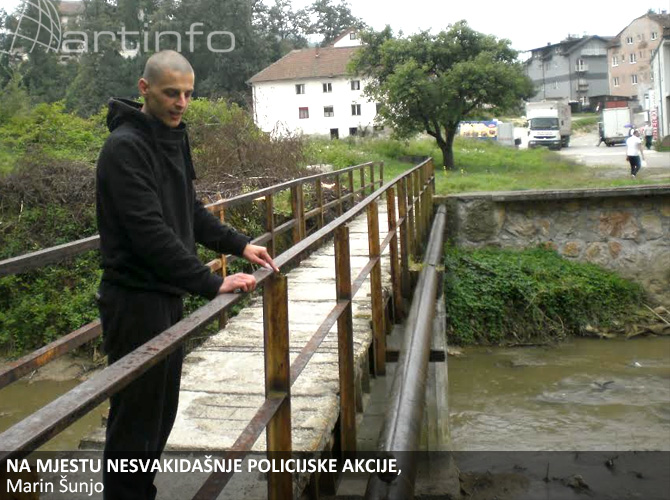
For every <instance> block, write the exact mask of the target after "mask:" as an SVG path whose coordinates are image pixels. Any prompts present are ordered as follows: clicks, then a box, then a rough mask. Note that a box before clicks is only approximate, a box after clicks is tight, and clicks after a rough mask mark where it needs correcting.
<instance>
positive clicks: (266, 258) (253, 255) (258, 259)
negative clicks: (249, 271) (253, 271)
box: [242, 243, 279, 273]
mask: <svg viewBox="0 0 670 500" xmlns="http://www.w3.org/2000/svg"><path fill="white" fill-rule="evenodd" d="M242 257H244V258H245V259H247V260H248V261H249V262H251V263H252V264H258V265H259V266H262V267H264V268H266V269H267V270H268V271H274V272H276V273H278V272H279V268H278V267H277V266H276V265H275V263H274V261H273V260H272V257H270V254H269V253H268V251H267V249H266V248H265V247H261V246H258V245H252V244H251V243H249V244H248V245H247V246H246V247H245V248H244V252H242Z"/></svg>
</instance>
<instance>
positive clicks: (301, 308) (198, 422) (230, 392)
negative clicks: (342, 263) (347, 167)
mask: <svg viewBox="0 0 670 500" xmlns="http://www.w3.org/2000/svg"><path fill="white" fill-rule="evenodd" d="M386 216H387V214H386V205H385V204H382V203H380V205H379V226H380V231H379V233H380V235H381V236H380V238H381V239H383V238H384V237H385V236H386V234H387V232H388V222H387V217H386ZM349 231H350V254H351V275H352V280H353V279H355V278H356V276H357V275H358V274H359V272H360V271H361V270H362V268H363V267H364V266H365V265H366V264H367V262H368V259H369V253H368V228H367V218H366V216H365V214H364V215H362V216H359V217H358V218H356V219H354V220H353V221H351V223H350V224H349ZM287 279H288V290H289V291H288V298H289V332H290V333H289V337H290V352H291V361H293V359H295V357H296V356H297V355H298V353H299V352H300V350H301V349H302V348H303V346H304V345H305V343H306V342H307V341H308V340H309V339H310V338H311V337H312V335H313V334H314V333H315V332H316V330H317V328H318V326H319V325H320V324H321V323H322V322H323V320H324V319H325V317H326V316H327V314H328V313H329V312H330V311H331V309H332V308H333V307H334V305H335V297H336V289H335V257H334V247H333V242H332V240H331V241H329V242H327V243H325V244H324V246H322V247H321V248H319V249H318V250H316V251H315V252H314V253H312V254H311V255H310V256H309V257H308V258H306V259H305V260H303V261H302V262H301V263H300V266H299V267H297V268H296V269H294V270H292V271H290V272H289V273H288V274H287ZM382 282H383V284H384V288H385V289H388V288H390V262H389V256H388V251H385V252H384V253H383V254H382ZM370 300H371V299H370V277H369V276H368V278H367V279H366V281H365V283H364V284H363V286H362V287H361V289H360V290H359V292H358V293H357V294H356V296H355V297H354V301H353V308H352V309H353V325H354V362H355V366H356V381H357V383H356V387H357V389H358V390H357V393H358V394H357V406H358V407H359V408H358V410H359V411H362V397H363V395H362V393H361V392H362V391H361V389H362V388H366V387H367V385H368V384H367V377H368V372H369V369H368V349H369V346H370V344H371V341H372V330H371V325H370V319H371V302H370ZM338 392H339V382H338V347H337V326H334V327H333V329H332V330H331V331H330V333H329V334H328V336H327V337H326V338H325V340H324V341H323V342H322V344H321V346H320V347H319V349H318V351H317V352H316V354H315V355H314V356H313V357H312V359H311V360H310V362H309V363H308V365H307V367H306V368H305V369H304V371H303V372H302V374H301V375H300V377H299V378H298V379H297V381H296V382H295V384H294V385H293V386H292V388H291V410H292V425H293V428H292V441H293V449H294V451H320V450H323V449H324V448H326V446H327V444H328V443H329V441H330V440H331V436H332V433H333V428H334V426H335V423H336V421H337V418H338V412H339V403H338ZM264 397H265V396H264V358H263V305H262V298H261V297H258V298H256V299H254V300H253V301H252V303H251V304H250V305H248V306H247V307H245V308H244V309H243V310H242V311H241V312H240V314H238V315H237V316H235V317H233V318H231V319H230V320H229V322H228V324H227V325H226V327H225V328H224V329H223V330H221V331H220V332H218V333H217V334H216V335H214V336H212V337H210V338H209V339H207V340H206V341H205V342H204V343H203V344H202V345H201V346H200V347H198V348H197V349H195V350H194V351H192V352H191V353H190V354H188V355H187V356H186V359H185V361H184V370H183V374H182V384H181V393H180V401H179V413H178V415H177V420H176V422H175V426H174V429H173V431H172V434H171V436H170V439H169V441H168V444H167V448H166V449H167V450H175V451H177V450H183V451H186V450H188V451H210V450H212V451H214V450H225V449H228V448H230V447H231V446H232V445H233V443H234V442H235V440H236V439H237V438H238V436H239V434H240V432H241V431H242V430H243V429H244V428H245V426H246V425H247V423H248V422H249V420H250V419H251V418H252V417H253V415H254V414H255V412H256V411H257V410H258V408H259V407H260V406H261V404H262V403H263V401H264ZM103 442H104V432H102V430H101V431H100V432H99V433H96V435H95V436H91V437H90V438H88V439H86V440H85V441H84V442H83V443H82V446H84V447H89V446H96V445H98V446H99V445H101V444H102V443H103ZM265 448H266V439H265V432H263V434H262V435H261V437H260V438H259V439H258V440H257V441H256V443H255V445H254V447H253V450H254V451H262V450H265Z"/></svg>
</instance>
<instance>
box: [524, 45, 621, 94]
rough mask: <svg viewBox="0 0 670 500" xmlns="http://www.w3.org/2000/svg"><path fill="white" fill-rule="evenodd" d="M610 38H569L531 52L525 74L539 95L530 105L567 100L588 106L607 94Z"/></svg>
mask: <svg viewBox="0 0 670 500" xmlns="http://www.w3.org/2000/svg"><path fill="white" fill-rule="evenodd" d="M610 40H611V37H603V36H584V37H581V38H573V37H568V38H567V39H565V40H563V41H562V42H560V43H555V44H548V45H546V46H545V47H539V48H537V49H533V50H531V51H530V52H531V56H530V58H529V59H528V60H527V61H526V72H527V74H528V76H529V77H530V79H531V80H532V81H533V83H534V84H535V88H536V89H537V93H536V94H535V96H533V98H531V99H530V100H531V101H541V100H543V99H568V100H569V101H571V102H574V101H578V102H580V103H581V104H582V106H584V107H588V106H589V98H590V97H593V96H598V95H604V94H607V93H608V90H609V86H608V80H607V45H608V43H609V42H610Z"/></svg>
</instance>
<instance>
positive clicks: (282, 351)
mask: <svg viewBox="0 0 670 500" xmlns="http://www.w3.org/2000/svg"><path fill="white" fill-rule="evenodd" d="M263 332H264V351H265V397H266V398H267V399H274V398H276V397H278V396H286V398H285V399H284V401H283V402H282V404H281V405H280V406H279V408H278V409H277V412H276V413H275V414H274V416H273V417H272V419H271V420H270V422H269V423H268V426H267V450H268V459H270V460H272V459H273V458H282V457H286V456H288V454H290V452H291V449H292V447H291V365H290V361H289V330H288V286H287V279H286V276H284V275H282V274H279V273H275V274H273V275H272V276H271V277H270V278H269V279H268V280H267V282H266V283H265V288H264V290H263ZM291 498H293V476H292V474H291V473H290V472H270V473H269V474H268V499H271V500H283V499H291Z"/></svg>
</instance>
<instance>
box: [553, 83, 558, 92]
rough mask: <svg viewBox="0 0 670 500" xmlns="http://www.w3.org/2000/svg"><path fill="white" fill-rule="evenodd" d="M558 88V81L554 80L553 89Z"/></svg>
mask: <svg viewBox="0 0 670 500" xmlns="http://www.w3.org/2000/svg"><path fill="white" fill-rule="evenodd" d="M557 89H558V82H554V90H557Z"/></svg>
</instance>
